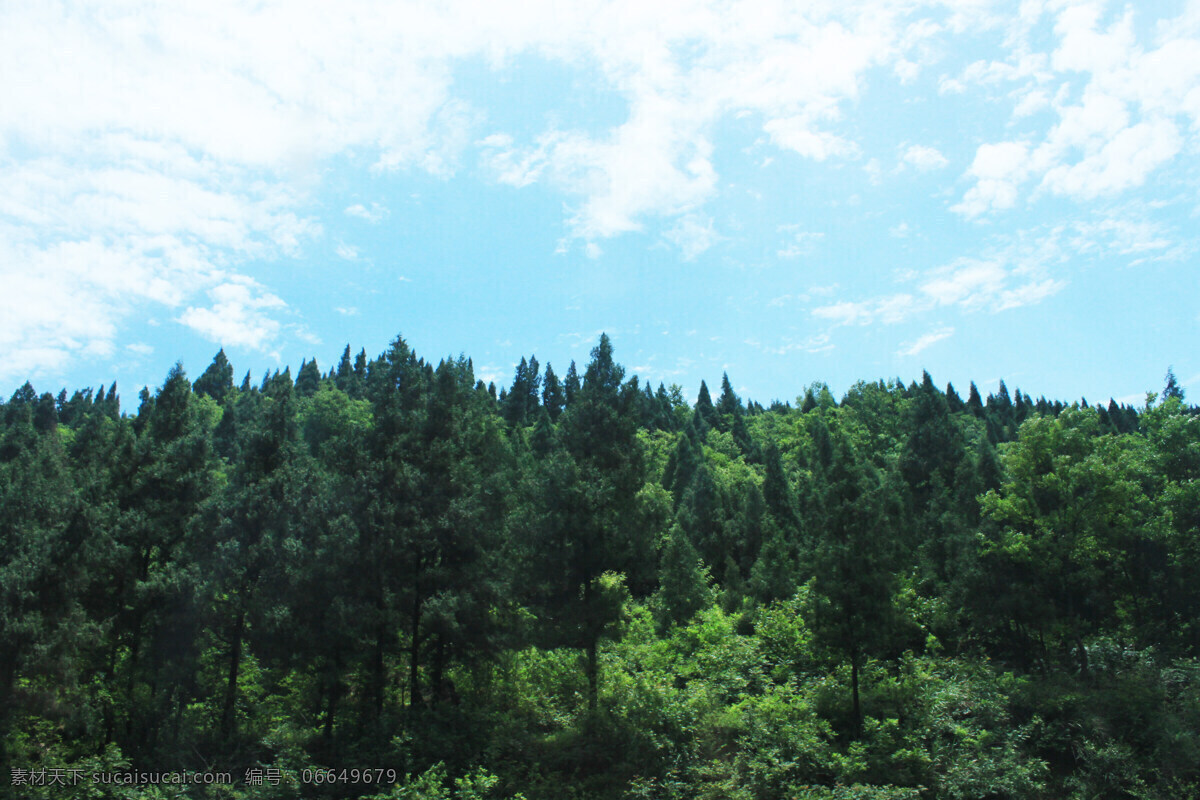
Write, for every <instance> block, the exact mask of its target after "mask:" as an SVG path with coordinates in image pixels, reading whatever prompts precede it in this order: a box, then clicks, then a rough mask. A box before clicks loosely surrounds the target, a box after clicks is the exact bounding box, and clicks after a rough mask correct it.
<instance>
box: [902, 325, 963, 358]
mask: <svg viewBox="0 0 1200 800" xmlns="http://www.w3.org/2000/svg"><path fill="white" fill-rule="evenodd" d="M953 335H954V328H939V329H938V330H935V331H930V332H929V333H927V334H925V335H924V336H922V337H920V338H918V339H917V340H916V341H913V342H909V343H908V344H905V345H902V346H901V347H900V349H899V350H898V351H897V352H896V355H898V356H915V355H917V354H918V353H920V352H921V351H922V350H924V349H925V348H927V347H929V346H930V345H932V344H936V343H938V342H940V341H942V340H943V339H949V338H950V337H951V336H953Z"/></svg>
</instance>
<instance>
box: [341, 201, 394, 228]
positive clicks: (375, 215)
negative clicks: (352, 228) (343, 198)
mask: <svg viewBox="0 0 1200 800" xmlns="http://www.w3.org/2000/svg"><path fill="white" fill-rule="evenodd" d="M343 213H345V215H346V216H348V217H357V218H358V219H362V220H366V221H367V222H370V223H371V224H372V225H373V224H375V223H377V222H382V221H383V220H384V219H387V216H388V214H389V213H391V212H389V211H388V209H387V207H386V206H381V205H380V204H379V203H371V207H370V208H367V207H366V206H364V205H363V204H362V203H355V204H354V205H352V206H348V207H347V208H346V210H345V211H344V212H343Z"/></svg>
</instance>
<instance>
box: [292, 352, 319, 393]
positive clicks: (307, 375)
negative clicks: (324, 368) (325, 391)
mask: <svg viewBox="0 0 1200 800" xmlns="http://www.w3.org/2000/svg"><path fill="white" fill-rule="evenodd" d="M320 388H321V370H320V368H318V367H317V360H316V359H315V358H314V359H313V360H312V361H302V362H301V363H300V371H299V372H297V373H296V396H297V397H312V396H313V395H314V394H316V393H317V390H318V389H320Z"/></svg>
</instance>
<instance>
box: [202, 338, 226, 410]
mask: <svg viewBox="0 0 1200 800" xmlns="http://www.w3.org/2000/svg"><path fill="white" fill-rule="evenodd" d="M232 389H233V365H232V364H230V363H229V359H228V358H226V356H225V348H223V347H222V348H221V349H220V350H218V351H217V354H216V355H215V356H213V360H212V363H211V364H209V365H208V369H206V370H204V372H203V373H202V374H201V375H200V377H199V378H197V379H196V382H195V383H194V384H192V391H194V392H195V393H196V394H199V395H208V396H209V397H211V398H212V399H214V400H216V401H217V402H218V403H220V402H223V401H224V400H225V395H226V394H228V393H229V392H230V390H232Z"/></svg>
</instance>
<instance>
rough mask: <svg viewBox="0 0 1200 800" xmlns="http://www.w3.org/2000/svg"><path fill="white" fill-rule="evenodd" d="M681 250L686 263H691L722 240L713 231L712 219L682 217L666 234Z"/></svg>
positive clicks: (692, 216) (691, 216)
mask: <svg viewBox="0 0 1200 800" xmlns="http://www.w3.org/2000/svg"><path fill="white" fill-rule="evenodd" d="M665 236H666V238H667V239H668V240H669V241H670V242H671V243H672V244H674V245H675V246H676V247H678V248H679V249H680V251H681V252H682V253H683V259H684V261H691V260H693V259H695V258H696V257H697V256H699V255H700V254H702V253H704V252H705V251H706V250H708V248H710V247H712V246H713V245H714V244H716V243H717V242H719V241H720V240H721V235H720V234H719V233H717V232H716V231H715V230H714V229H713V220H712V218H711V217H701V216H700V215H698V214H688V215H686V216H684V217H680V218H679V219H678V220H677V221H676V222H675V224H674V225H673V226H672V227H671V229H670V230H668V231H667V232H666V234H665Z"/></svg>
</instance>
